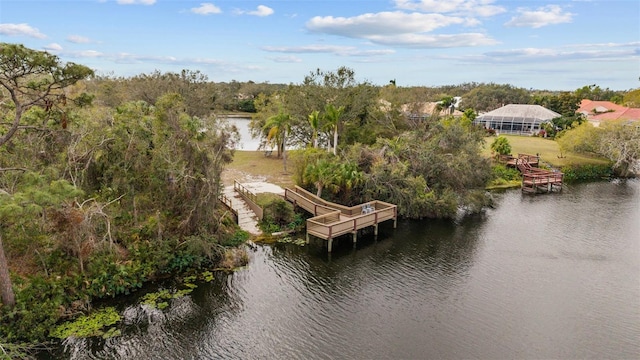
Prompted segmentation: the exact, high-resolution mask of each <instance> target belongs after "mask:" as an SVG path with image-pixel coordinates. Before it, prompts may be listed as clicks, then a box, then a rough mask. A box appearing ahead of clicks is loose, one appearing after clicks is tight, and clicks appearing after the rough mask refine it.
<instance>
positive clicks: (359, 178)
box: [335, 162, 364, 203]
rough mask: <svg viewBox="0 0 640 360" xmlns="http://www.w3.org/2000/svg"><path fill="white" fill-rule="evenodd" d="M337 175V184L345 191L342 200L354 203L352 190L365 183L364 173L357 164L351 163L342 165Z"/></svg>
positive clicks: (337, 170)
mask: <svg viewBox="0 0 640 360" xmlns="http://www.w3.org/2000/svg"><path fill="white" fill-rule="evenodd" d="M335 173H336V175H335V182H336V184H337V185H338V186H339V188H340V190H343V191H344V192H343V195H344V196H343V198H342V200H343V201H346V202H349V203H350V202H352V199H351V190H352V189H353V188H355V187H358V186H360V185H361V184H362V183H363V182H364V173H363V172H362V171H360V170H359V169H358V165H357V164H354V163H351V162H346V163H342V164H340V165H339V166H338V168H337V169H336V171H335Z"/></svg>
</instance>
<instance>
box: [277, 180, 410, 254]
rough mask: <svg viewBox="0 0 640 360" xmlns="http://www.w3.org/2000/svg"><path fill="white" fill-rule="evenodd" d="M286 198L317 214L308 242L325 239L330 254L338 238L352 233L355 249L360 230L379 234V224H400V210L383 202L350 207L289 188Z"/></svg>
mask: <svg viewBox="0 0 640 360" xmlns="http://www.w3.org/2000/svg"><path fill="white" fill-rule="evenodd" d="M284 198H285V199H286V200H287V201H290V202H292V203H293V204H294V205H296V206H299V207H301V208H303V209H305V210H306V211H308V212H310V213H311V214H313V215H314V217H312V218H310V219H308V220H307V243H308V242H309V236H310V235H313V236H315V237H318V238H321V239H325V240H327V249H328V251H329V252H331V250H332V245H333V239H334V238H336V237H337V236H340V235H344V234H349V233H351V234H352V235H353V246H354V247H355V245H356V242H357V234H358V230H360V229H363V228H365V227H368V226H373V227H374V234H375V235H378V224H379V223H381V222H383V221H387V220H393V227H394V228H395V227H396V225H397V219H398V207H397V206H396V205H393V204H389V203H386V202H383V201H379V200H374V201H370V202H367V203H364V204H360V205H356V206H351V207H348V206H344V205H340V204H336V203H332V202H329V201H326V200H324V199H321V198H319V197H317V196H316V195H315V194H312V193H310V192H308V191H306V190H305V189H303V188H301V187H299V186H296V187H295V188H294V189H285V193H284Z"/></svg>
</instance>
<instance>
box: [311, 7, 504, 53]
mask: <svg viewBox="0 0 640 360" xmlns="http://www.w3.org/2000/svg"><path fill="white" fill-rule="evenodd" d="M474 24H475V23H474V21H473V20H470V19H468V18H462V17H455V16H446V15H442V14H422V13H410V14H408V13H404V12H400V11H396V12H381V13H375V14H364V15H359V16H355V17H351V18H344V17H338V18H334V17H332V16H326V17H319V16H316V17H314V18H312V19H311V20H309V21H308V22H307V24H306V25H307V28H308V29H309V30H311V31H314V32H321V33H326V34H332V35H339V36H345V37H350V38H361V39H367V40H369V41H371V42H372V43H375V44H379V45H385V46H395V47H408V48H449V47H465V46H481V45H494V44H497V41H496V40H494V39H493V38H491V37H489V36H487V35H485V34H482V33H461V34H438V35H430V34H427V33H428V32H431V31H433V30H435V29H438V28H440V27H445V26H450V25H463V26H466V25H474Z"/></svg>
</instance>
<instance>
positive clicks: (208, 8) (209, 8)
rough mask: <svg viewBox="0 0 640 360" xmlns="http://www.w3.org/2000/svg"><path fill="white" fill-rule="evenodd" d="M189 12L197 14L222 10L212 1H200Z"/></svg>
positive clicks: (214, 12) (215, 12) (217, 12)
mask: <svg viewBox="0 0 640 360" xmlns="http://www.w3.org/2000/svg"><path fill="white" fill-rule="evenodd" d="M191 12H192V13H194V14H199V15H210V14H220V13H221V12H222V10H220V8H219V7H217V6H215V5H213V4H212V3H201V4H200V6H199V7H197V8H191Z"/></svg>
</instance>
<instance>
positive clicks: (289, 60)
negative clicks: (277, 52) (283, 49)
mask: <svg viewBox="0 0 640 360" xmlns="http://www.w3.org/2000/svg"><path fill="white" fill-rule="evenodd" d="M267 59H269V60H272V61H274V62H277V63H301V62H302V59H300V58H299V57H297V56H276V57H267Z"/></svg>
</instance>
